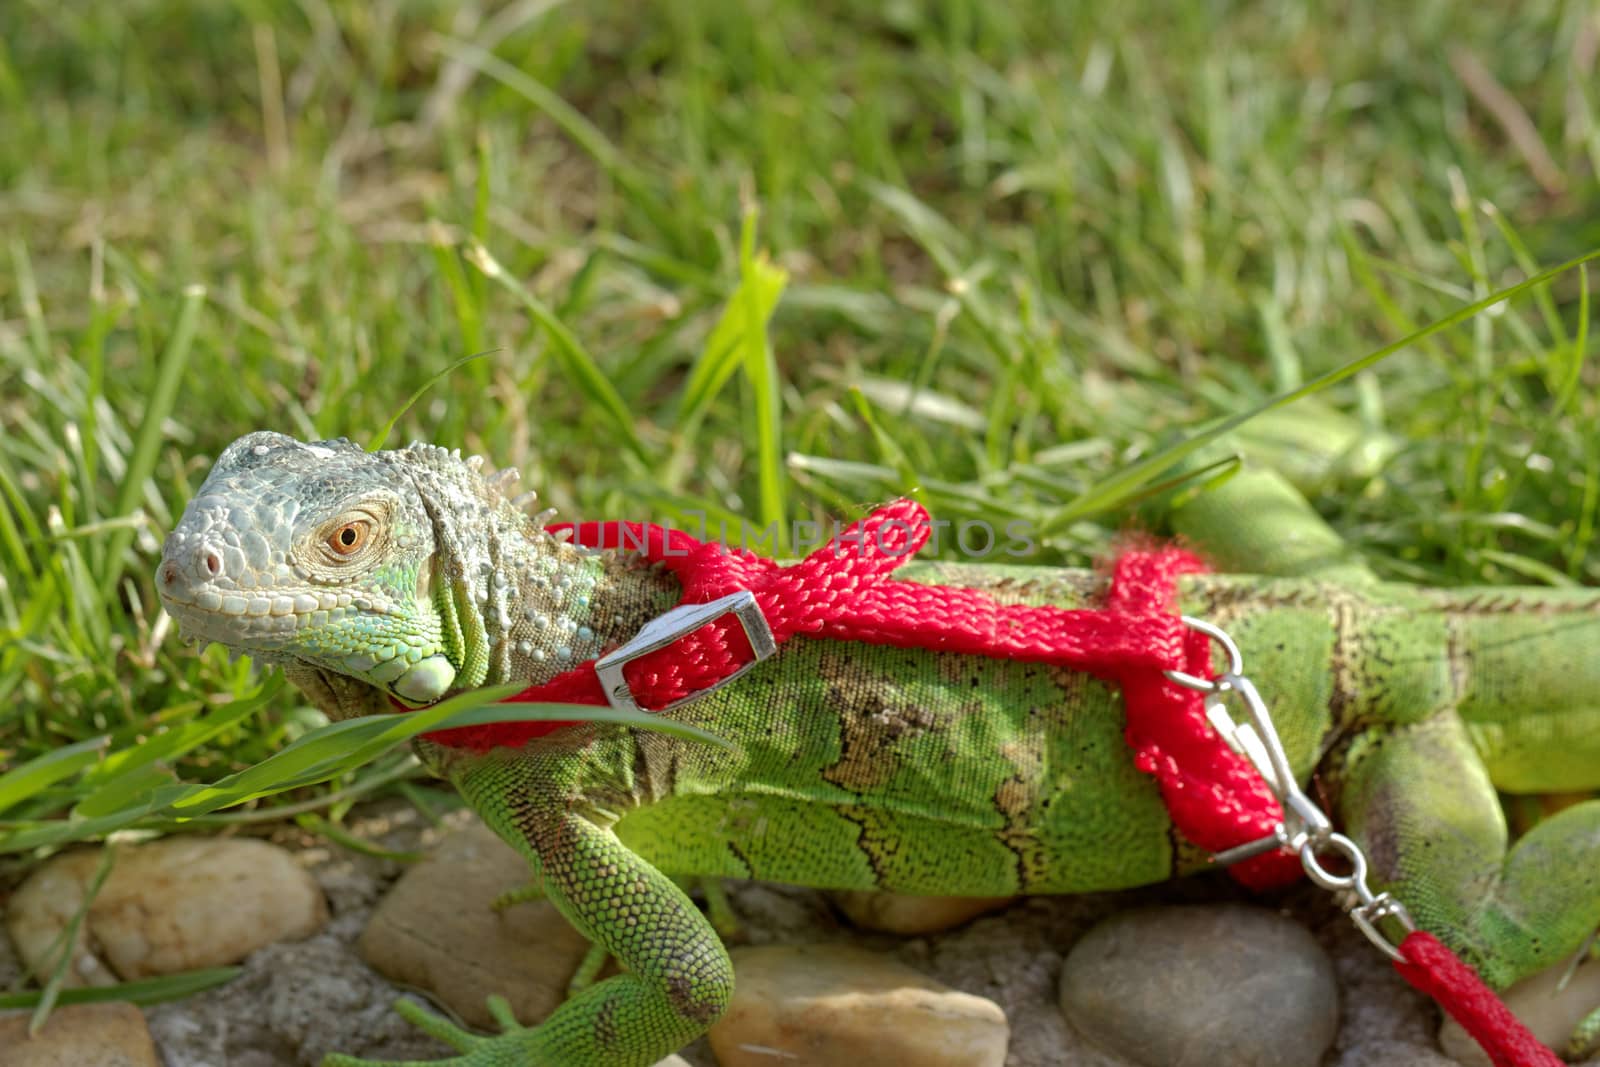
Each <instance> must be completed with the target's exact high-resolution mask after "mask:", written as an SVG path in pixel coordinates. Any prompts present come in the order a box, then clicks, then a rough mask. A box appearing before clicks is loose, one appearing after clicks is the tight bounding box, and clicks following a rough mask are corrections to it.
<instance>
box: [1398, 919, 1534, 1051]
mask: <svg viewBox="0 0 1600 1067" xmlns="http://www.w3.org/2000/svg"><path fill="white" fill-rule="evenodd" d="M1400 954H1401V955H1403V956H1405V962H1396V963H1395V965H1394V969H1395V970H1397V971H1399V972H1400V974H1401V976H1402V977H1403V978H1405V980H1406V981H1408V982H1410V983H1411V984H1412V985H1413V986H1415V987H1416V988H1417V989H1420V990H1421V991H1422V992H1424V993H1426V994H1428V996H1430V997H1432V998H1433V999H1434V1000H1436V1001H1438V1002H1439V1006H1440V1007H1442V1008H1443V1009H1444V1010H1445V1011H1447V1012H1449V1013H1450V1015H1451V1016H1452V1017H1453V1018H1454V1019H1455V1021H1456V1022H1458V1023H1460V1024H1461V1027H1462V1029H1464V1030H1466V1032H1467V1033H1469V1034H1471V1035H1472V1038H1473V1040H1475V1041H1476V1042H1477V1043H1478V1044H1479V1045H1481V1046H1483V1050H1484V1051H1485V1052H1487V1053H1488V1054H1489V1059H1490V1060H1491V1061H1493V1063H1494V1065H1495V1067H1562V1063H1561V1058H1560V1057H1559V1056H1557V1055H1556V1054H1555V1053H1554V1052H1551V1051H1550V1050H1549V1049H1548V1048H1546V1047H1545V1046H1544V1045H1543V1044H1541V1043H1540V1042H1539V1039H1538V1038H1536V1037H1534V1036H1533V1035H1532V1034H1531V1033H1529V1032H1528V1028H1527V1027H1525V1026H1523V1025H1522V1023H1521V1021H1520V1020H1518V1018H1517V1017H1516V1016H1515V1015H1513V1014H1511V1009H1510V1008H1508V1007H1506V1006H1505V1005H1504V1004H1502V1003H1501V1002H1500V998H1499V997H1497V996H1495V994H1494V990H1492V989H1490V988H1489V987H1488V986H1486V985H1484V984H1483V980H1482V979H1481V978H1479V977H1478V975H1477V973H1476V972H1474V971H1473V969H1472V968H1471V967H1468V966H1467V965H1466V964H1465V963H1462V962H1461V961H1460V960H1459V959H1457V958H1456V955H1455V953H1453V952H1451V951H1450V950H1449V949H1448V948H1446V947H1445V946H1444V944H1443V943H1441V942H1440V941H1439V939H1438V938H1436V937H1434V936H1433V935H1432V934H1430V933H1426V932H1424V931H1422V930H1417V931H1414V932H1412V933H1410V934H1408V935H1406V939H1405V940H1404V941H1402V942H1400Z"/></svg>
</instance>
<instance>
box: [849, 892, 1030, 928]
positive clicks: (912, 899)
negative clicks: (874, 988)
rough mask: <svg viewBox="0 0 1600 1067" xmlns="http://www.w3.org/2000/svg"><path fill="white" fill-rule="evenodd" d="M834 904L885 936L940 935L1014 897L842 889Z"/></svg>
mask: <svg viewBox="0 0 1600 1067" xmlns="http://www.w3.org/2000/svg"><path fill="white" fill-rule="evenodd" d="M832 897H833V901H834V903H835V904H837V905H838V906H839V910H840V911H842V912H844V913H845V915H846V916H847V917H848V918H849V919H850V921H851V922H853V923H855V924H856V925H857V926H859V927H861V928H862V929H864V930H878V931H881V932H882V933H886V934H903V935H911V934H937V933H942V932H943V931H945V930H951V929H954V928H955V927H957V926H960V925H961V924H962V923H965V922H970V921H971V920H973V919H976V918H977V917H978V916H980V915H984V914H987V913H988V912H991V911H998V910H999V909H1001V908H1003V907H1005V906H1006V905H1007V904H1010V903H1011V902H1012V901H1013V900H1014V899H1016V898H1015V897H920V896H912V895H910V894H907V893H875V892H871V891H868V890H842V891H840V892H837V893H834V894H832Z"/></svg>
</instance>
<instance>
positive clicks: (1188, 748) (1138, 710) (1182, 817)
mask: <svg viewBox="0 0 1600 1067" xmlns="http://www.w3.org/2000/svg"><path fill="white" fill-rule="evenodd" d="M1204 569H1205V568H1204V565H1203V564H1201V562H1200V561H1199V559H1197V558H1196V557H1195V556H1193V555H1191V554H1189V553H1187V552H1182V551H1178V550H1176V549H1172V548H1166V549H1159V550H1156V551H1143V552H1138V551H1136V552H1125V553H1123V554H1122V556H1121V557H1119V558H1118V560H1117V564H1116V570H1115V572H1114V576H1113V579H1112V583H1111V602H1110V604H1108V605H1107V607H1108V609H1109V612H1110V614H1111V616H1112V617H1113V618H1117V617H1130V616H1132V615H1134V614H1136V613H1148V612H1171V611H1173V610H1174V607H1175V605H1174V601H1175V600H1176V598H1177V580H1178V578H1179V577H1180V576H1181V575H1185V574H1196V573H1199V572H1201V571H1203V570H1204ZM1168 617H1170V616H1168ZM1181 637H1182V640H1183V642H1184V645H1183V649H1182V651H1181V652H1180V653H1178V654H1177V655H1176V656H1172V657H1168V658H1167V659H1166V660H1165V662H1167V663H1172V662H1179V663H1188V664H1191V665H1192V666H1191V667H1188V668H1183V669H1185V670H1188V671H1190V673H1193V674H1197V675H1199V676H1200V677H1203V678H1210V677H1212V674H1213V672H1212V670H1211V642H1210V638H1208V637H1206V636H1205V635H1204V634H1202V633H1200V632H1199V631H1197V630H1191V629H1188V628H1185V629H1184V630H1183V631H1182V633H1181ZM1118 680H1119V681H1120V682H1121V683H1122V702H1123V704H1124V706H1125V707H1126V709H1127V712H1126V713H1127V718H1128V727H1127V739H1128V744H1129V745H1130V746H1131V747H1132V748H1133V760H1134V766H1136V767H1138V768H1139V769H1140V770H1141V771H1144V772H1145V773H1146V774H1150V775H1154V776H1155V779H1156V782H1157V783H1158V784H1159V785H1160V787H1161V799H1162V800H1163V801H1165V802H1166V805H1167V814H1168V815H1170V816H1171V817H1172V823H1173V825H1174V826H1176V827H1177V828H1178V831H1179V832H1180V833H1182V834H1183V836H1184V837H1185V838H1187V839H1188V840H1189V841H1191V842H1193V843H1194V844H1195V845H1198V846H1199V847H1200V848H1203V849H1205V850H1206V851H1208V852H1213V853H1215V852H1222V851H1225V850H1227V849H1230V848H1232V847H1234V846H1235V845H1240V844H1243V843H1245V842H1247V841H1256V840H1259V839H1260V838H1263V837H1268V836H1270V835H1271V834H1272V833H1273V830H1274V828H1275V827H1276V826H1277V825H1278V823H1280V822H1281V821H1282V820H1283V809H1282V807H1281V805H1279V803H1278V798H1277V797H1276V796H1274V795H1273V793H1272V790H1271V789H1269V788H1268V787H1267V783H1266V781H1265V779H1263V778H1262V777H1261V773H1260V772H1259V771H1257V770H1256V769H1255V767H1254V765H1252V764H1251V763H1250V761H1249V760H1247V759H1245V758H1244V757H1243V756H1240V755H1239V754H1238V753H1236V752H1234V751H1233V749H1231V748H1229V747H1228V746H1227V745H1226V744H1224V743H1223V742H1222V741H1221V740H1220V739H1219V738H1218V737H1217V732H1216V730H1215V729H1213V728H1212V726H1211V724H1210V723H1209V722H1207V721H1206V715H1205V699H1204V697H1203V696H1202V695H1201V694H1200V693H1197V692H1195V691H1194V690H1191V689H1186V688H1184V687H1182V686H1179V685H1175V684H1173V683H1172V682H1170V681H1168V680H1167V678H1166V677H1165V676H1163V675H1162V674H1161V673H1160V672H1159V671H1151V670H1130V671H1125V672H1123V673H1122V674H1120V675H1119V677H1118ZM1228 873H1229V874H1231V875H1232V876H1233V877H1234V878H1235V879H1236V880H1238V881H1239V882H1241V883H1243V884H1244V885H1247V886H1249V887H1251V888H1252V889H1266V888H1270V887H1272V886H1277V885H1287V884H1289V883H1290V882H1293V881H1295V880H1297V879H1298V878H1299V877H1300V875H1301V873H1302V872H1301V866H1300V859H1299V857H1298V856H1296V855H1293V854H1291V853H1287V852H1281V851H1273V852H1268V853H1265V854H1263V855H1260V856H1256V857H1254V858H1252V859H1248V860H1245V861H1244V862H1242V863H1236V864H1234V865H1233V866H1232V867H1230V868H1228Z"/></svg>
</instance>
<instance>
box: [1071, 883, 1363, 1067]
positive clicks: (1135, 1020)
mask: <svg viewBox="0 0 1600 1067" xmlns="http://www.w3.org/2000/svg"><path fill="white" fill-rule="evenodd" d="M1061 1010H1062V1012H1063V1014H1065V1015H1066V1017H1067V1021H1068V1022H1070V1023H1071V1024H1072V1025H1073V1027H1074V1028H1075V1029H1076V1030H1077V1031H1078V1032H1079V1033H1081V1034H1082V1035H1083V1036H1084V1037H1086V1038H1088V1039H1089V1040H1090V1041H1092V1042H1094V1043H1095V1044H1097V1045H1100V1046H1101V1047H1103V1048H1105V1049H1106V1050H1107V1051H1110V1052H1113V1053H1116V1054H1118V1055H1120V1056H1123V1057H1125V1058H1127V1059H1129V1060H1132V1061H1134V1062H1136V1063H1139V1064H1144V1065H1146V1067H1210V1065H1212V1064H1218V1063H1226V1064H1229V1065H1231V1067H1316V1065H1317V1064H1318V1063H1320V1062H1321V1060H1322V1054H1323V1053H1324V1052H1326V1051H1327V1049H1328V1047H1329V1046H1330V1045H1331V1044H1332V1043H1333V1038H1334V1033H1335V1031H1336V1030H1337V1029H1338V1025H1339V989H1338V985H1337V984H1336V982H1335V979H1334V971H1333V964H1332V963H1331V962H1330V961H1329V959H1328V956H1327V953H1325V952H1324V951H1323V950H1322V947H1321V946H1320V945H1318V944H1317V942H1316V939H1315V938H1313V937H1312V936H1311V934H1310V932H1309V931H1307V930H1306V929H1305V928H1304V927H1302V926H1300V925H1298V924H1297V923H1294V922H1292V921H1290V920H1288V919H1285V918H1283V917H1281V916H1279V915H1277V914H1275V913H1273V912H1270V911H1265V910H1263V909H1260V908H1250V907H1244V906H1231V905H1230V906H1218V907H1164V908H1148V909H1141V910H1136V911H1129V912H1123V913H1122V914H1120V915H1115V916H1113V917H1112V918H1110V919H1107V920H1106V921H1105V922H1103V923H1101V924H1100V925H1099V926H1096V927H1095V928H1094V929H1093V930H1091V931H1089V933H1087V934H1086V935H1084V937H1083V938H1082V939H1081V940H1080V941H1079V942H1078V943H1077V944H1076V945H1074V946H1073V947H1072V951H1071V952H1070V953H1069V954H1068V955H1067V959H1066V963H1065V964H1064V966H1063V968H1062V973H1061Z"/></svg>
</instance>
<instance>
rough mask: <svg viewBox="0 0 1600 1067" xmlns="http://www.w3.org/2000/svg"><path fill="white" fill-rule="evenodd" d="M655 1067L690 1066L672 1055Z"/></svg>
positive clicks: (684, 1060) (680, 1057) (687, 1062)
mask: <svg viewBox="0 0 1600 1067" xmlns="http://www.w3.org/2000/svg"><path fill="white" fill-rule="evenodd" d="M656 1067H691V1064H690V1063H689V1061H688V1060H686V1059H684V1058H683V1057H682V1056H678V1055H672V1056H668V1057H667V1058H666V1059H664V1060H662V1061H661V1062H659V1063H657V1064H656Z"/></svg>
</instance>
